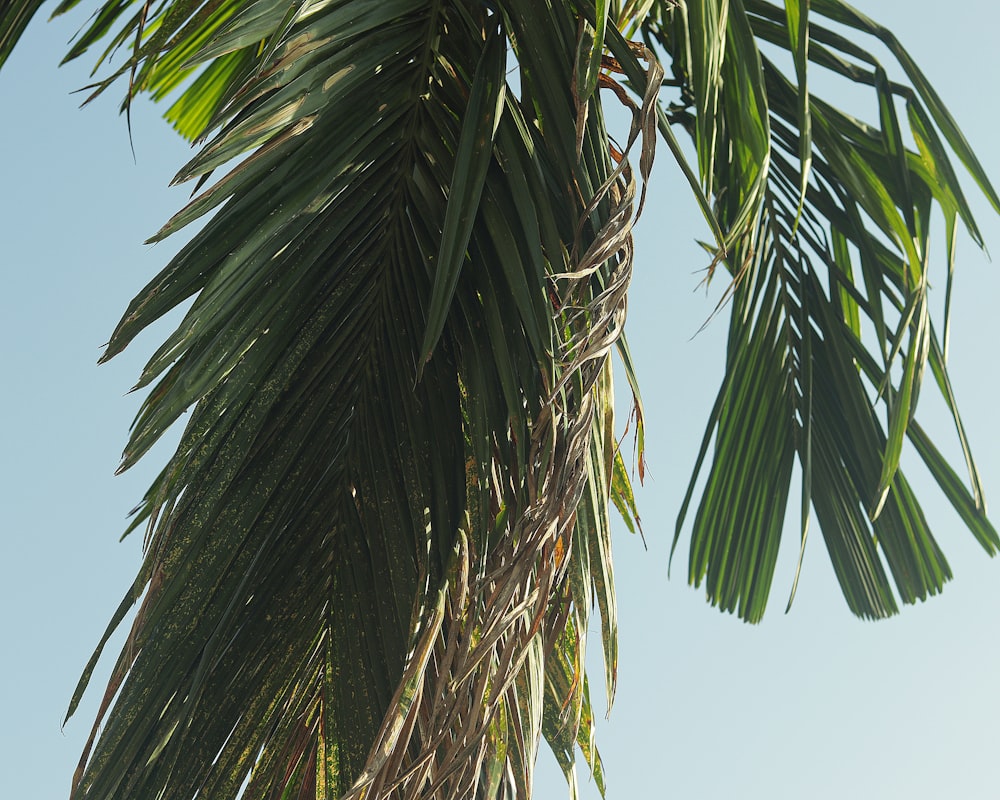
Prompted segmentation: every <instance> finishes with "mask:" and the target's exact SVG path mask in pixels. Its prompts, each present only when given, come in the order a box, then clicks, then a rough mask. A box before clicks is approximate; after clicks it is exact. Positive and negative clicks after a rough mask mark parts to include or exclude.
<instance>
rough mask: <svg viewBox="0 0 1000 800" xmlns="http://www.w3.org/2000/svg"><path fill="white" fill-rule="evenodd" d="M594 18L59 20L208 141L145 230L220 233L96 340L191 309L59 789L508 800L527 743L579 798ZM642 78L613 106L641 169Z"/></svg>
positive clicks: (171, 355) (210, 14) (242, 15)
mask: <svg viewBox="0 0 1000 800" xmlns="http://www.w3.org/2000/svg"><path fill="white" fill-rule="evenodd" d="M68 8H69V5H67V6H66V7H64V8H60V9H59V11H63V10H67V9H68ZM595 11H596V9H595V8H594V7H588V9H587V13H585V14H583V15H578V14H577V13H576V12H574V11H572V10H571V9H569V8H568V7H566V6H565V5H563V4H551V5H550V4H538V3H535V2H530V3H529V2H519V1H518V2H509V3H505V4H504V5H503V8H502V9H500V10H493V9H492V8H491V7H488V6H486V5H483V6H469V5H467V4H464V3H452V2H445V0H439V1H438V2H431V3H428V2H417V1H416V0H389V2H378V3H371V2H367V0H336V1H335V2H329V3H297V4H291V5H289V4H287V3H279V2H275V1H274V0H257V2H252V3H245V2H214V1H209V2H201V1H200V0H198V1H196V0H192V2H177V3H168V4H163V5H160V6H156V7H153V6H151V5H149V4H139V3H128V2H126V3H109V4H107V5H106V6H105V7H103V8H102V9H101V10H100V11H99V13H98V14H97V15H96V16H95V17H94V18H93V19H92V21H91V23H90V24H89V26H88V27H86V28H85V29H84V30H83V31H82V32H81V34H80V35H79V36H78V38H77V40H76V41H75V43H74V45H73V48H72V50H71V52H70V54H69V56H68V58H75V57H78V56H80V55H82V54H83V53H85V52H87V51H88V50H89V49H91V48H93V47H94V46H95V45H97V44H98V42H102V46H103V47H104V50H103V52H102V54H101V56H100V57H99V66H100V65H103V64H105V62H106V61H107V60H108V59H110V58H111V57H112V56H113V55H114V52H115V50H116V49H117V48H119V47H122V46H131V47H132V52H131V54H130V55H127V56H126V57H125V59H124V61H123V63H121V64H120V65H119V66H118V67H116V68H113V69H112V70H111V72H110V74H109V75H108V77H106V78H102V79H101V80H100V81H99V82H98V83H97V84H95V85H94V87H93V90H94V93H95V94H96V93H100V92H102V91H104V90H105V89H106V88H107V87H109V86H111V85H112V84H113V82H114V81H115V80H117V79H119V78H126V77H127V79H128V90H127V95H126V100H125V107H126V108H127V106H128V104H129V103H130V102H131V99H132V97H133V96H135V95H136V94H137V93H139V92H149V93H151V94H153V96H154V97H157V98H159V97H162V96H165V95H167V94H168V93H171V92H179V96H178V99H177V100H175V102H174V105H173V106H172V107H171V109H170V111H169V112H168V117H169V118H170V119H171V120H172V121H173V122H174V123H175V124H176V126H177V127H178V129H179V130H180V131H181V132H182V133H184V134H185V135H187V136H189V137H191V138H196V139H199V140H201V141H203V142H204V144H203V145H202V147H201V148H200V150H199V152H198V153H197V155H196V156H195V157H194V158H193V159H192V161H191V162H190V163H189V164H188V165H186V166H185V167H184V168H183V169H182V170H181V171H180V172H179V173H178V176H177V181H188V180H197V181H198V182H199V183H198V185H199V193H198V194H196V196H194V197H193V199H192V200H191V202H190V203H189V205H188V206H187V207H186V208H184V209H182V210H181V211H180V212H178V214H177V215H176V216H175V217H174V218H173V219H171V220H170V221H168V223H167V224H166V225H165V226H164V228H163V229H162V230H161V231H160V232H159V233H157V234H156V236H155V237H154V240H156V239H161V238H163V237H165V236H168V235H170V234H171V233H173V232H175V231H177V230H179V229H181V228H183V227H184V226H185V225H187V224H188V223H190V222H191V221H193V220H194V219H197V218H199V217H201V216H202V215H204V214H206V213H208V212H214V215H213V217H212V218H211V220H210V221H209V222H208V223H207V224H206V225H205V227H204V228H203V229H202V230H201V231H200V232H199V233H198V234H196V235H195V236H194V237H193V239H192V240H191V241H190V242H189V243H188V244H187V245H186V246H185V247H184V248H183V249H182V250H181V252H180V253H179V254H178V255H177V256H176V257H175V258H174V259H173V260H172V261H171V263H170V264H168V265H167V266H166V268H165V269H164V270H163V271H162V272H161V273H160V274H159V275H158V276H157V277H156V278H154V279H153V280H152V281H151V282H150V283H149V284H148V285H147V286H146V287H145V289H143V291H142V292H140V293H139V295H138V296H137V297H136V298H135V300H134V301H133V302H132V304H131V305H130V306H129V308H128V309H127V310H126V313H125V315H124V317H123V318H122V320H121V322H120V323H119V325H118V327H117V328H116V329H115V331H114V333H113V335H112V337H111V341H110V344H109V345H108V348H107V352H106V353H105V355H104V359H108V358H111V357H113V356H114V355H116V354H117V353H119V352H121V351H122V350H123V349H124V348H125V347H126V346H128V344H129V343H130V342H131V341H132V340H133V339H134V338H135V337H136V336H137V335H138V334H139V333H140V332H141V331H142V330H144V329H145V328H146V327H147V326H149V325H150V324H151V323H153V322H154V321H156V320H158V319H160V318H161V317H162V316H163V315H164V314H166V313H168V312H170V311H171V310H173V309H175V308H177V307H178V306H179V305H180V304H182V303H185V302H187V301H190V306H189V308H188V310H187V312H186V314H185V316H184V318H183V320H182V321H181V323H180V324H179V325H178V327H177V329H176V330H175V331H174V333H172V334H171V335H170V336H169V337H167V339H166V341H165V342H164V343H163V344H162V345H161V346H160V347H159V348H158V349H157V351H156V352H155V353H154V354H153V356H152V357H151V358H150V360H149V362H148V364H147V366H146V368H145V369H144V371H143V373H142V375H141V376H140V378H139V381H138V383H137V385H136V388H137V389H145V390H147V392H148V394H147V396H146V399H145V401H144V402H143V404H142V407H141V409H140V411H139V414H138V416H137V418H136V420H135V423H134V426H133V429H132V433H131V437H130V440H129V443H128V446H127V447H126V449H125V453H124V455H123V459H122V464H121V469H128V468H129V467H130V466H132V465H133V464H135V463H136V461H137V460H139V459H140V458H141V457H142V456H143V455H144V454H145V453H146V452H147V451H148V450H149V448H150V447H151V446H152V445H153V444H154V443H155V442H156V441H157V440H158V439H159V438H160V437H161V436H162V435H163V433H164V432H165V431H166V430H167V429H168V428H170V427H171V426H172V425H174V424H176V423H177V422H178V420H179V418H180V417H181V416H182V415H187V421H186V425H185V429H184V433H183V435H182V437H181V441H180V444H179V445H178V448H177V451H176V452H175V454H174V455H173V456H172V458H171V459H170V461H169V463H168V464H167V465H166V467H165V468H164V469H163V471H162V472H161V473H160V475H159V477H158V478H157V480H156V482H155V483H154V485H153V486H152V487H151V488H150V490H149V492H148V493H147V495H146V497H145V499H144V502H143V503H142V505H141V506H140V507H139V509H138V511H137V515H136V519H135V521H134V522H133V525H132V528H131V529H136V528H138V527H140V526H143V525H145V526H146V537H147V539H146V556H145V561H144V564H143V566H142V569H141V571H140V574H139V576H138V577H137V579H136V581H135V583H134V584H133V586H132V587H131V589H130V591H129V592H128V594H127V595H126V597H125V599H124V600H123V602H122V606H121V608H120V609H119V611H118V613H116V615H115V617H114V618H113V620H112V623H111V625H110V626H109V630H108V635H110V633H111V632H112V631H113V630H114V629H115V628H116V627H117V626H118V625H119V624H120V623H121V622H122V620H123V619H124V618H125V616H126V613H127V610H128V609H129V607H131V606H132V605H133V604H134V603H135V602H136V601H139V600H141V604H140V607H139V610H138V613H137V615H136V618H135V621H134V623H133V625H132V629H131V631H130V633H129V636H128V640H127V643H126V645H125V647H124V649H123V650H122V653H121V654H120V656H119V658H118V661H117V663H116V666H115V669H114V672H113V675H112V678H111V682H110V684H109V686H108V688H107V690H106V693H105V698H104V702H103V703H102V705H101V708H100V711H99V716H98V720H97V722H96V724H95V727H94V732H93V734H92V736H91V741H90V742H89V743H88V746H87V751H86V752H85V753H84V756H83V758H82V760H81V763H80V767H79V770H78V773H77V775H76V778H75V780H74V789H73V797H74V798H94V799H96V798H109V799H110V798H112V797H118V796H122V795H123V794H128V795H135V796H146V795H149V796H152V795H156V796H158V797H162V798H164V799H165V800H169V798H177V799H178V800H179V799H180V798H188V797H194V796H211V797H213V798H227V797H237V796H242V797H246V798H290V797H307V796H308V797H313V796H316V797H358V798H360V797H388V796H390V795H391V796H393V797H418V796H419V797H455V796H463V797H464V796H470V797H471V796H482V797H490V798H494V797H525V796H527V795H528V793H529V792H530V786H531V774H532V770H533V766H534V762H535V756H536V750H537V747H538V743H539V740H540V738H542V737H543V736H544V738H546V739H547V740H548V741H549V743H550V744H551V746H552V747H553V749H554V751H555V752H556V753H557V756H558V758H559V761H560V763H561V764H562V766H563V768H564V769H565V770H566V773H567V779H568V780H569V782H570V785H571V787H573V786H575V778H574V776H573V762H574V760H575V753H576V752H577V751H580V752H582V753H583V755H584V757H585V759H586V760H587V762H588V764H589V767H590V770H591V772H592V774H594V775H595V776H597V778H598V780H600V775H601V768H600V757H599V755H598V754H597V750H596V746H595V744H594V714H593V711H592V708H591V701H590V692H589V688H588V686H589V683H588V680H587V676H586V670H585V667H584V665H585V645H586V632H587V630H588V628H589V615H590V613H591V606H592V604H593V603H594V602H595V601H596V605H597V608H598V610H599V613H600V617H601V621H602V629H603V632H602V640H603V650H604V657H605V664H606V679H605V684H606V688H607V692H608V695H609V698H610V697H611V696H612V695H613V692H614V685H615V675H616V661H617V647H616V621H615V617H616V612H615V599H614V588H613V577H612V567H611V555H610V539H609V536H610V520H609V512H608V509H609V505H611V503H609V499H613V500H614V503H615V504H617V506H618V507H619V508H621V509H623V510H624V512H625V514H626V515H627V516H631V518H632V519H631V520H630V524H634V521H635V520H637V516H636V515H635V506H634V500H633V498H632V493H631V488H630V486H629V482H628V476H627V473H626V471H625V470H624V465H623V464H622V463H621V458H620V456H619V454H618V453H617V450H616V440H615V435H614V416H613V400H612V380H611V375H610V367H609V364H608V360H607V359H608V353H609V351H610V350H611V349H612V348H614V347H615V346H616V344H618V342H619V337H620V334H621V330H622V325H623V321H624V303H625V292H626V289H627V286H628V279H629V276H630V274H631V256H632V251H631V237H630V228H631V224H632V221H633V219H634V216H635V214H636V209H635V208H634V206H635V199H636V192H637V186H636V180H635V178H634V177H633V174H632V172H631V169H630V167H629V165H628V163H627V161H625V159H624V155H623V154H621V153H618V152H617V151H616V150H614V149H612V148H611V147H610V146H609V144H608V135H607V133H606V132H605V130H604V121H603V115H602V112H601V97H600V92H598V91H597V87H598V86H608V87H611V88H614V89H616V91H618V93H619V95H620V96H621V97H622V98H623V99H625V98H624V95H621V93H620V87H617V85H616V84H615V83H614V80H613V78H612V77H610V76H609V74H608V73H607V71H600V74H599V76H598V77H597V79H596V80H595V78H594V75H595V73H594V64H595V63H600V64H601V65H602V66H608V68H609V69H613V68H614V65H613V64H610V65H604V62H603V60H601V59H597V61H595V58H597V56H600V55H601V54H602V53H603V48H602V47H601V46H600V44H599V41H598V44H597V45H596V46H592V48H591V50H589V51H587V52H586V53H585V56H584V55H580V54H583V53H584V50H583V49H582V46H581V42H582V41H583V40H584V36H583V34H582V33H581V31H585V30H586V29H587V26H588V25H592V24H593V21H594V20H595V17H594V14H595ZM602 13H604V12H602ZM600 27H601V26H600V25H598V29H600ZM508 49H510V50H511V52H512V54H513V56H514V58H516V59H517V62H518V64H519V67H520V70H519V85H518V86H517V87H516V89H515V88H514V87H511V86H509V85H508V82H507V77H506V68H507V60H508V57H509V56H508ZM595 53H596V54H597V55H595ZM580 64H584V65H585V67H584V69H585V71H586V78H585V80H583V84H582V85H583V91H579V90H578V91H576V92H574V86H575V84H574V70H576V69H578V68H579V65H580ZM657 69H658V67H657V66H656V65H655V63H651V65H650V66H649V73H648V76H647V78H648V80H647V83H648V85H649V86H650V87H651V88H650V91H649V92H647V96H646V97H645V98H644V103H643V104H642V106H641V107H640V106H639V105H638V104H635V103H632V102H631V101H628V100H627V99H625V100H626V103H627V105H629V107H630V108H631V110H632V112H633V115H634V117H635V123H634V124H633V126H632V130H631V132H630V135H629V142H628V146H629V147H631V146H632V143H633V142H634V141H636V140H637V139H639V138H640V137H642V138H643V149H642V154H641V159H640V161H641V164H640V172H641V177H642V178H643V179H644V178H645V177H646V176H647V175H648V172H649V168H650V166H651V163H652V149H651V141H650V136H649V134H650V132H651V130H652V129H651V123H650V120H651V119H653V117H652V116H651V114H652V113H654V109H655V106H654V104H653V98H654V96H655V87H656V86H658V84H659V76H658V73H657ZM216 170H225V174H224V176H223V177H222V178H221V179H219V180H217V181H216V182H215V183H210V176H211V175H212V173H213V172H214V171H216ZM639 205H640V207H641V200H640V202H639ZM192 298H193V300H192ZM621 347H622V351H623V353H626V354H627V348H625V347H624V345H621ZM629 372H630V374H631V369H629ZM631 380H632V382H633V384H634V375H632V376H631ZM107 638H108V636H105V637H104V639H103V640H102V642H101V644H100V646H99V647H98V649H97V652H95V655H94V658H93V659H92V662H91V664H90V665H88V668H87V670H86V671H85V674H84V677H83V678H82V679H81V682H80V686H79V687H78V689H77V692H76V694H75V696H74V698H73V703H72V705H71V709H70V713H72V711H73V710H74V709H75V707H76V704H77V702H78V701H79V698H80V695H81V693H82V692H83V691H84V690H85V689H86V686H87V683H88V681H89V678H90V674H91V671H92V669H93V665H94V663H96V660H97V659H98V658H99V657H100V655H101V651H102V649H103V647H104V643H105V642H106V641H107ZM101 726H103V729H101V730H100V735H99V736H98V730H99V728H100V727H101ZM601 786H603V783H601Z"/></svg>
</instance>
